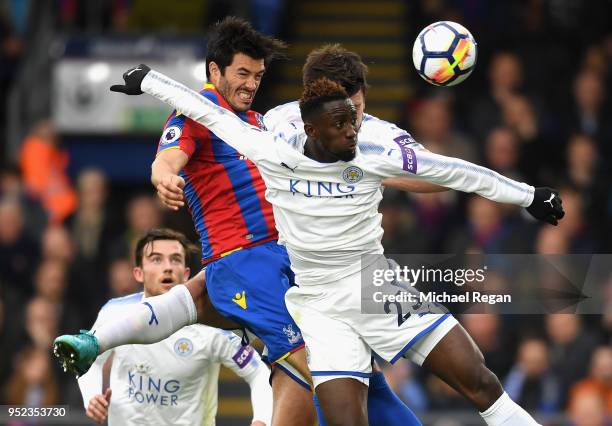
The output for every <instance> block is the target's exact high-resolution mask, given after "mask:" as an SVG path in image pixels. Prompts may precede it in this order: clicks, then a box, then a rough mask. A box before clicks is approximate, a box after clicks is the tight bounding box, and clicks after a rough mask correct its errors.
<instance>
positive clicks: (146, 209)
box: [0, 0, 612, 425]
mask: <svg viewBox="0 0 612 426" xmlns="http://www.w3.org/2000/svg"><path fill="white" fill-rule="evenodd" d="M27 3H28V2H27V1H23V2H19V1H16V2H11V1H8V0H6V1H4V2H2V3H0V4H2V5H3V6H4V7H3V9H1V10H2V12H3V13H0V94H1V95H3V96H1V98H2V99H5V96H4V95H6V93H7V91H8V90H9V87H10V84H11V81H12V79H13V78H14V73H15V72H16V70H17V69H18V65H19V57H20V55H21V54H22V52H23V51H24V50H23V49H24V43H26V42H27V37H26V30H25V28H26V21H27V19H26V16H25V12H24V11H23V10H22V9H21V8H20V7H19V5H23V4H27ZM180 3H181V4H182V5H183V6H184V7H185V9H184V10H182V12H181V9H180V8H179V9H178V10H177V11H176V13H177V14H178V16H179V18H177V19H179V20H181V19H183V21H182V22H186V21H185V20H184V18H180V16H182V15H181V13H183V14H186V15H189V16H190V17H191V18H193V19H192V21H193V22H192V24H188V25H187V24H186V26H187V28H188V29H191V30H193V31H200V30H201V29H202V28H204V25H205V24H204V23H206V22H209V21H210V20H214V19H216V18H217V17H216V16H214V14H213V13H212V12H211V11H212V10H214V11H215V13H216V14H220V13H222V11H225V12H223V13H228V12H231V13H236V11H237V10H238V9H240V8H241V7H242V8H243V9H244V8H245V7H246V8H248V7H252V10H257V11H259V12H261V11H262V10H270V12H269V16H270V17H273V16H280V13H281V11H282V9H283V7H284V6H286V5H284V3H285V2H283V1H281V0H278V1H272V0H268V1H264V0H258V1H256V0H253V1H252V2H251V3H252V4H251V3H248V4H247V6H245V3H242V2H238V1H236V2H222V1H220V0H218V1H217V2H216V3H218V7H211V8H208V7H203V6H202V8H201V10H200V12H201V13H200V15H198V14H194V11H195V10H196V8H197V7H199V6H201V5H203V4H209V5H210V4H214V3H215V2H214V1H213V2H208V3H206V2H198V1H183V2H180ZM449 3H450V4H453V5H454V7H455V9H452V10H453V13H454V15H453V14H451V15H450V16H449V15H444V16H442V15H440V11H439V9H437V8H439V7H441V6H440V5H448V4H449ZM483 3H487V2H478V1H475V2H469V1H456V2H444V1H421V2H415V4H418V6H419V7H418V13H419V15H418V16H420V19H421V20H422V21H423V22H424V23H428V22H432V21H434V20H439V19H440V18H448V19H452V18H454V19H455V20H459V21H464V22H467V24H466V26H467V27H468V28H470V29H472V30H473V32H477V31H492V33H493V34H495V36H496V38H495V40H497V41H500V40H502V41H504V43H503V46H504V48H503V49H492V48H491V46H490V45H489V46H488V50H487V42H484V43H483V46H482V47H483V52H484V55H483V57H482V58H481V59H479V64H478V65H477V66H478V67H479V68H481V69H483V70H485V69H486V70H487V71H486V72H481V79H484V81H481V80H478V79H477V78H476V77H474V78H473V81H471V80H470V79H468V81H467V82H466V83H464V85H462V87H460V88H458V89H457V90H456V91H444V90H431V89H429V88H428V89H419V90H416V89H415V94H414V95H413V96H412V97H411V99H409V100H408V102H407V106H406V113H405V120H404V122H403V123H398V124H400V125H402V126H403V127H404V128H406V129H407V130H408V131H409V132H411V133H412V135H413V136H414V138H415V139H416V140H418V141H419V142H421V143H423V144H424V145H425V146H426V147H427V148H428V149H430V150H431V151H434V152H437V153H441V154H444V155H450V156H456V157H460V158H463V159H465V160H469V161H473V162H476V163H478V164H482V165H485V166H487V167H489V168H491V169H493V170H496V171H498V172H500V173H502V174H504V175H506V176H508V177H511V178H513V179H517V180H520V181H525V182H528V183H530V184H533V185H537V186H552V187H555V188H558V189H559V190H560V193H561V198H562V199H563V206H564V208H565V212H566V216H565V218H564V219H563V220H562V221H561V222H560V224H559V226H558V227H553V226H548V225H542V224H539V223H535V222H534V221H532V220H531V219H530V218H528V217H527V216H526V215H524V214H523V213H522V211H521V209H519V208H515V207H512V206H506V205H499V204H495V203H493V202H490V201H487V200H486V199H484V198H481V197H476V196H466V195H465V194H461V193H456V192H452V191H450V192H442V193H436V194H418V195H417V194H406V193H401V192H395V191H392V190H387V191H386V192H385V198H384V200H383V203H382V204H381V207H380V209H381V212H383V213H384V215H383V226H384V229H385V235H384V239H383V243H384V245H385V247H386V250H387V252H389V253H468V252H469V253H538V254H574V253H581V254H588V253H609V252H610V251H611V249H612V243H611V241H612V239H611V238H610V235H612V186H611V182H612V177H611V173H610V170H611V168H612V120H610V118H611V117H612V69H611V66H612V65H611V64H612V35H607V36H599V35H598V34H595V35H593V34H594V31H595V30H594V29H593V28H584V29H583V28H582V27H580V26H576V23H575V19H577V18H576V17H577V16H580V17H581V18H580V19H586V18H584V17H582V15H580V14H579V13H578V12H575V13H574V14H572V13H570V12H571V10H572V9H571V7H570V6H571V5H575V4H576V3H580V2H571V1H549V2H547V1H544V0H541V1H526V2H503V4H504V7H502V9H503V11H505V12H504V13H507V16H509V17H511V18H512V19H514V20H515V21H516V22H518V23H519V24H520V25H519V24H517V25H509V24H508V28H507V29H506V30H502V29H500V28H499V27H494V25H495V23H494V22H497V21H494V22H493V23H490V22H489V24H488V26H487V25H485V19H484V18H483V15H484V14H485V12H486V11H483V10H479V9H478V7H477V6H478V5H482V4H483ZM495 3H499V2H495ZM515 3H516V4H519V3H520V4H521V5H523V6H524V5H529V7H530V9H529V10H530V11H531V13H529V14H520V13H519V12H518V8H517V7H515V8H513V7H511V5H512V4H515ZM221 4H222V5H221ZM7 5H10V7H8V6H7ZM57 5H58V6H57V7H58V10H59V13H58V19H59V20H60V21H61V24H62V25H63V26H65V27H66V28H68V29H69V30H70V31H103V30H108V29H109V28H111V29H114V30H122V31H128V30H130V29H131V30H134V31H137V30H142V29H144V28H146V29H147V30H148V31H151V30H155V29H156V28H158V27H157V26H158V25H162V24H161V23H160V22H152V21H148V20H147V19H150V18H151V17H152V16H158V17H161V16H163V14H160V15H157V14H155V13H150V10H149V13H144V12H142V9H143V8H152V9H153V10H155V8H159V10H162V8H164V7H165V6H166V5H167V2H165V1H163V2H162V1H146V2H145V1H139V0H132V1H128V0H113V1H108V2H96V1H92V2H85V1H77V0H63V1H58V2H57ZM470 5H471V6H473V7H471V6H470ZM538 5H541V6H542V7H545V6H546V7H548V9H547V10H548V14H546V13H544V12H541V13H540V15H538V13H537V11H538V10H539V9H538ZM563 6H565V7H563ZM265 7H269V8H270V9H265ZM482 7H483V8H486V6H482ZM575 7H577V8H578V9H579V11H582V12H584V10H583V9H582V8H579V7H578V6H575ZM96 8H98V9H96ZM223 8H225V9H223ZM568 8H569V12H568ZM578 9H577V10H578ZM7 11H10V13H8V12H7ZM96 11H97V12H99V13H97V12H96ZM141 12H142V13H141ZM242 13H243V14H248V13H249V12H248V10H246V11H245V10H242ZM491 13H492V12H491ZM496 13H502V12H500V11H497V12H496ZM585 13H586V12H585ZM275 14H276V15H275ZM486 16H490V15H486ZM495 16H497V19H498V20H500V19H501V18H499V16H498V15H495V14H494V17H495ZM542 16H549V18H550V16H552V18H554V20H552V21H550V22H552V23H550V22H549V23H548V26H543V25H542V24H541V23H540V24H538V19H544V18H542ZM538 17H539V18H538ZM164 18H166V22H165V23H164V25H168V19H169V20H170V22H172V19H173V18H172V17H168V16H165V17H164ZM552 18H550V19H552ZM597 18H598V17H597V16H595V17H594V18H593V19H597ZM252 19H253V20H254V21H255V22H257V20H258V19H261V20H262V22H263V23H261V24H260V25H259V28H261V29H262V30H264V31H267V32H269V33H277V32H278V31H279V19H280V18H277V19H273V18H271V19H269V21H266V20H265V19H263V18H261V17H260V18H258V17H257V14H256V13H253V14H252ZM608 20H609V17H608ZM264 21H265V22H264ZM499 22H501V21H499ZM266 25H268V26H267V27H266ZM500 25H501V24H500ZM485 27H486V28H485ZM416 28H420V25H419V26H417V27H416ZM608 29H609V25H608ZM519 30H520V31H519ZM496 31H497V32H496ZM564 31H569V34H574V35H575V36H576V37H577V38H578V39H577V40H576V39H575V38H574V39H573V40H572V43H574V44H573V45H571V46H570V47H572V49H573V50H571V51H572V52H580V53H579V54H578V55H576V56H571V55H570V56H571V57H570V58H569V59H568V58H567V57H565V58H563V59H565V60H566V61H565V62H563V61H561V64H567V63H569V64H570V65H571V66H569V67H565V66H564V67H562V69H561V70H560V69H544V70H542V69H537V71H536V70H534V68H537V67H539V64H538V63H537V62H538V57H537V55H536V54H535V53H534V51H535V50H537V52H545V53H542V54H543V55H546V56H547V57H549V56H551V55H553V54H555V53H556V54H560V53H559V50H558V43H557V44H556V42H554V41H551V40H552V39H553V38H554V36H555V34H566V33H565V32H564ZM572 31H574V32H573V33H572ZM544 33H545V34H544ZM289 36H290V35H289ZM530 37H531V38H532V39H533V40H535V39H537V40H538V43H537V44H535V46H534V45H533V44H529V45H528V46H529V47H526V48H524V47H523V46H524V45H523V44H520V43H518V41H517V40H521V41H524V40H529V39H530ZM570 38H571V37H569V36H567V35H565V36H563V37H562V41H563V42H564V41H566V40H568V39H570ZM512 41H514V42H515V43H514V44H513V43H512ZM583 42H584V43H586V44H580V43H583ZM490 43H491V42H490ZM577 47H580V48H579V49H578V48H577ZM547 49H548V50H547ZM487 52H488V53H487ZM566 56H567V55H566ZM406 66H407V67H410V66H411V64H410V63H409V59H408V58H407V61H406ZM471 79H472V77H471ZM424 86H425V85H424V84H422V83H421V84H420V85H418V86H417V85H416V84H415V87H420V88H423V87H424ZM372 90H375V88H373V89H372ZM451 94H454V95H451ZM262 112H263V111H262ZM5 113H6V104H5V103H4V102H2V103H0V131H3V130H4V127H5V125H6V122H5ZM162 124H163V123H160V129H161V127H162ZM61 139H62V138H61V135H58V134H57V133H56V131H55V129H54V126H53V123H52V122H51V121H49V120H46V119H42V120H40V121H37V122H36V123H33V125H32V127H31V130H30V132H29V134H28V135H27V136H26V137H25V138H24V140H23V143H22V146H21V150H20V155H19V158H18V160H17V161H14V162H9V161H4V163H5V166H4V167H2V169H1V170H0V283H1V284H0V343H1V347H2V348H4V350H3V355H2V356H0V403H8V404H28V405H32V406H41V405H48V404H56V403H68V404H72V405H74V406H80V404H81V402H80V396H79V394H78V388H77V387H76V381H75V380H74V378H73V377H71V376H67V375H65V374H63V373H62V372H61V371H60V370H59V367H58V366H57V365H56V363H55V362H53V361H52V358H51V356H50V346H51V342H52V341H53V339H54V338H55V336H57V335H59V334H62V333H74V332H76V331H78V329H79V328H87V327H89V326H90V325H91V324H92V323H93V321H94V320H95V315H96V313H97V312H98V310H99V308H100V307H101V305H102V304H103V303H104V302H105V301H106V300H107V299H108V298H109V297H117V296H121V295H125V294H129V293H132V292H135V291H139V287H138V285H137V283H136V282H135V281H134V279H133V277H132V274H131V268H132V266H131V265H132V259H131V247H132V244H133V242H134V241H135V240H136V239H137V238H138V237H139V236H140V235H141V233H143V232H144V231H145V230H147V229H149V228H152V227H156V226H160V225H168V224H169V225H171V226H174V227H177V226H178V227H179V229H180V230H183V231H185V230H187V229H189V228H190V224H189V221H188V220H187V221H185V217H187V216H186V214H183V216H181V217H179V219H177V217H176V215H175V214H174V213H170V212H168V211H166V210H164V209H162V208H161V206H160V204H159V203H158V201H157V199H156V198H155V196H154V194H153V191H152V189H149V188H148V186H147V183H146V182H143V183H142V185H136V186H134V188H136V189H135V190H133V191H128V194H127V195H126V188H125V187H124V186H117V185H115V184H114V183H113V182H110V181H109V179H108V177H107V176H106V174H105V172H104V171H103V170H101V169H98V168H95V167H91V168H87V169H84V170H80V171H79V172H78V174H77V175H75V176H69V174H68V166H69V164H70V158H69V157H68V154H67V152H66V151H65V150H64V149H63V148H62V145H61ZM151 143H152V144H155V139H154V138H153V139H152V142H151ZM0 158H2V159H4V158H5V156H4V154H2V155H0ZM183 213H184V212H183ZM190 235H192V236H194V234H193V231H191V233H190ZM609 279H610V280H611V281H612V274H611V275H610V278H609ZM608 297H609V298H610V299H611V300H609V301H608V304H607V306H608V307H610V306H612V294H609V295H608ZM610 310H611V309H608V312H607V315H604V314H602V315H591V316H577V315H567V314H550V315H542V316H500V315H495V314H482V315H465V316H464V317H462V318H461V321H462V323H463V325H464V326H465V327H466V329H467V330H468V332H469V333H470V334H471V335H472V337H473V338H474V340H475V341H476V343H477V344H478V346H479V347H480V349H481V350H482V352H483V354H484V357H485V359H486V362H487V365H488V366H489V367H490V368H491V369H492V370H493V371H494V372H495V373H496V374H497V375H498V376H499V377H500V379H501V380H502V382H503V383H504V386H505V387H506V389H507V391H508V393H509V394H510V396H511V397H512V398H514V399H515V400H516V401H517V402H519V403H520V404H521V405H522V406H523V407H525V408H526V409H527V410H529V411H534V412H541V413H556V412H565V413H567V414H568V415H569V416H570V418H571V419H572V421H573V422H574V423H575V424H576V425H587V424H589V425H603V424H605V420H604V418H605V417H606V415H607V416H608V419H609V417H610V416H611V415H612V348H611V346H610V344H611V343H612V312H610ZM386 374H387V377H388V379H389V382H390V384H391V385H392V387H393V388H394V389H395V390H396V392H397V393H398V395H400V397H401V398H402V399H403V400H404V401H405V402H406V403H407V404H409V405H410V406H411V407H412V408H413V409H414V410H415V411H417V413H419V412H427V411H430V410H446V409H463V408H469V407H468V406H467V405H466V402H465V401H464V400H463V399H462V398H461V397H460V396H459V395H458V394H457V393H456V392H454V391H453V390H452V389H450V388H449V387H448V386H446V385H445V384H444V383H443V382H442V381H440V380H438V379H436V378H435V377H433V376H431V375H428V374H426V373H425V372H424V371H423V370H421V369H418V368H415V367H414V366H413V365H411V364H409V363H408V362H403V360H402V361H401V362H398V363H397V364H396V365H394V366H389V367H388V368H387V369H386ZM585 419H586V420H585ZM587 420H589V421H590V423H589V422H587ZM449 424H452V422H451V423H449Z"/></svg>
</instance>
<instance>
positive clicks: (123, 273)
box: [108, 258, 142, 297]
mask: <svg viewBox="0 0 612 426" xmlns="http://www.w3.org/2000/svg"><path fill="white" fill-rule="evenodd" d="M108 278H109V287H110V297H121V296H127V295H128V294H133V293H137V292H138V291H141V290H142V289H141V288H140V285H139V284H138V282H136V280H134V275H133V274H132V263H131V262H130V260H129V259H126V258H117V259H115V260H113V261H112V262H111V264H110V266H109V274H108Z"/></svg>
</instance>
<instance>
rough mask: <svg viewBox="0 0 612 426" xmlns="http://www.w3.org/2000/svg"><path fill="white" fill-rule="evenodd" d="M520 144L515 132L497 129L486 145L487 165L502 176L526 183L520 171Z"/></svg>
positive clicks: (503, 128) (491, 134) (490, 135)
mask: <svg viewBox="0 0 612 426" xmlns="http://www.w3.org/2000/svg"><path fill="white" fill-rule="evenodd" d="M519 156H520V144H519V141H518V139H517V137H516V135H515V133H514V132H512V131H511V130H510V129H508V128H505V127H497V128H494V129H493V130H491V132H490V133H489V135H488V137H487V140H486V145H485V164H486V166H487V167H489V168H491V169H493V170H495V171H496V172H499V173H501V174H502V175H504V176H506V177H509V178H511V179H515V180H518V181H520V182H521V181H524V180H525V179H524V178H523V177H522V175H521V172H520V171H519Z"/></svg>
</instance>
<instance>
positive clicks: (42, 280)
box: [35, 259, 89, 333]
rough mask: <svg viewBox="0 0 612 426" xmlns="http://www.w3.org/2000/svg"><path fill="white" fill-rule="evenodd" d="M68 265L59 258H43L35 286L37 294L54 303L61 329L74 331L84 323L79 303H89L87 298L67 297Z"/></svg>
mask: <svg viewBox="0 0 612 426" xmlns="http://www.w3.org/2000/svg"><path fill="white" fill-rule="evenodd" d="M67 274H68V271H67V265H66V264H65V263H63V262H62V261H60V260H57V259H45V260H43V261H42V262H41V263H40V265H39V266H38V269H37V271H36V277H35V286H36V292H37V296H40V297H42V298H44V299H45V300H47V301H48V302H51V303H52V304H53V309H54V310H55V312H56V314H57V315H58V318H59V331H60V332H61V333H67V332H72V331H73V330H76V329H78V328H79V327H80V326H81V325H82V320H81V316H80V315H79V313H78V311H77V310H76V307H77V306H79V304H81V303H82V304H85V305H89V304H88V303H87V299H81V300H78V301H74V302H73V303H71V301H70V300H69V299H68V298H67V297H66V291H67V287H68V277H67Z"/></svg>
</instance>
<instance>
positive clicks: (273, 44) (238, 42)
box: [206, 16, 287, 78]
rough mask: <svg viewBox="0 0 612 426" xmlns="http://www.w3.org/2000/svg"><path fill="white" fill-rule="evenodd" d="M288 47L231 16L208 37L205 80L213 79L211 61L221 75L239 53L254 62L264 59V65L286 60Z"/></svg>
mask: <svg viewBox="0 0 612 426" xmlns="http://www.w3.org/2000/svg"><path fill="white" fill-rule="evenodd" d="M286 47H287V44H286V43H285V42H283V41H281V40H278V39H275V38H273V37H270V36H267V35H265V34H262V33H260V32H258V31H255V29H254V28H253V27H252V26H251V24H250V23H249V22H247V21H245V20H243V19H240V18H236V17H235V16H228V17H227V18H225V19H224V20H223V21H221V22H217V23H216V24H215V25H214V26H213V28H212V31H211V33H210V35H209V39H208V46H207V52H206V77H207V78H210V69H209V65H210V63H211V62H214V63H216V64H217V65H218V66H219V70H220V71H221V75H223V74H224V73H225V68H226V67H227V66H228V65H230V64H231V63H232V60H233V59H234V55H235V54H236V53H243V54H245V55H247V56H249V57H251V58H253V59H263V60H264V64H265V65H266V66H268V63H269V62H270V61H272V60H273V59H275V58H280V57H284V52H283V51H284V50H285V49H286Z"/></svg>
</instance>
